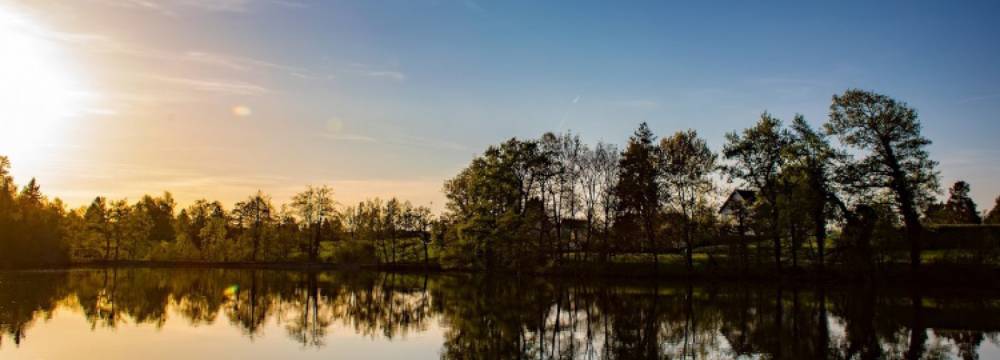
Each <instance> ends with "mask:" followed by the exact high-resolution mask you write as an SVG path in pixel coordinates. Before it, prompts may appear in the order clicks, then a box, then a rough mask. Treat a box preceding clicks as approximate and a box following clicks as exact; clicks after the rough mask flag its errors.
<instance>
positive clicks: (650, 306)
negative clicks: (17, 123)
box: [0, 268, 1000, 360]
mask: <svg viewBox="0 0 1000 360" xmlns="http://www.w3.org/2000/svg"><path fill="white" fill-rule="evenodd" d="M998 342H1000V297H998V296H997V294H996V293H995V292H989V291H982V290H979V291H976V290H956V289H948V290H931V289H911V288H903V289H876V288H874V287H871V286H863V285H855V286H844V287H817V286H788V285H786V286H777V285H762V284H741V283H716V284H712V283H693V284H692V283H684V282H660V283H656V282H648V281H638V280H629V279H601V280H595V281H582V280H579V279H568V278H549V279H546V278H542V277H534V276H533V277H525V278H520V279H517V278H511V277H502V276H484V275H471V274H399V273H384V272H365V271H358V272H333V271H331V272H299V271H280V270H248V269H144V268H129V269H78V270H69V271H30V272H0V358H2V359H69V358H73V359H136V358H141V359H144V360H149V359H178V358H179V359H272V358H302V359H321V358H322V359H337V358H339V359H361V358H363V359H439V358H446V359H516V358H521V359H570V358H576V359H648V358H680V357H687V358H698V359H702V358H703V359H728V358H736V357H743V358H779V359H813V358H837V359H840V358H857V359H866V358H918V357H919V358H932V359H934V358H966V359H974V358H977V357H978V358H981V359H998V358H1000V349H998Z"/></svg>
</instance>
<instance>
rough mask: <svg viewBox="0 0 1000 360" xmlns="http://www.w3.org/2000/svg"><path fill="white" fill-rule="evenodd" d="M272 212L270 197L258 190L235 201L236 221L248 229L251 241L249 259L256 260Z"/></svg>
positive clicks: (234, 212) (270, 220)
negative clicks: (242, 199) (247, 196)
mask: <svg viewBox="0 0 1000 360" xmlns="http://www.w3.org/2000/svg"><path fill="white" fill-rule="evenodd" d="M273 213H274V207H273V206H272V205H271V197H270V196H267V195H266V194H264V192H263V191H259V190H258V191H257V193H256V194H254V195H251V196H250V197H249V198H247V199H246V200H244V201H240V202H237V203H236V206H235V207H234V209H233V215H234V216H235V217H236V218H237V223H238V224H239V225H240V226H241V227H246V228H247V229H249V231H250V238H251V241H252V242H251V250H250V261H257V254H258V253H259V252H260V244H261V238H262V237H263V235H264V227H265V226H267V225H270V224H271V223H272V221H273V217H272V214H273Z"/></svg>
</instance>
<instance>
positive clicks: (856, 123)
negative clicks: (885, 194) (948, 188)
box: [826, 89, 938, 269]
mask: <svg viewBox="0 0 1000 360" xmlns="http://www.w3.org/2000/svg"><path fill="white" fill-rule="evenodd" d="M826 132H827V133H828V134H830V135H834V136H836V137H837V138H838V139H839V140H840V142H841V143H842V144H844V145H847V146H849V147H852V148H854V149H855V150H857V151H858V156H857V157H856V158H855V159H853V160H852V161H850V162H849V163H848V164H847V166H846V167H845V168H844V171H845V172H846V173H847V174H848V175H847V178H849V179H850V183H851V185H852V186H853V187H854V188H861V189H871V190H888V191H891V192H892V194H893V195H894V197H895V202H896V206H897V208H898V209H899V212H900V213H901V214H902V217H903V222H904V224H905V225H906V232H907V239H908V241H909V242H910V264H911V266H912V267H913V268H914V269H918V268H919V267H920V249H921V244H920V237H921V232H922V229H923V228H922V226H921V224H920V214H919V213H918V211H919V210H918V209H919V208H920V206H921V204H926V203H927V202H928V201H930V199H931V197H932V195H933V194H934V193H936V192H937V191H938V172H937V170H935V167H936V166H937V162H935V161H933V160H930V157H929V156H928V154H927V150H926V148H927V146H928V145H930V143H931V141H930V140H928V139H927V138H925V137H923V136H922V135H921V134H920V122H919V120H917V112H916V110H914V109H913V108H910V107H909V106H907V105H906V104H905V103H903V102H899V101H896V100H895V99H893V98H890V97H888V96H885V95H881V94H876V93H873V92H868V91H864V90H857V89H854V90H848V91H846V92H844V93H843V94H842V95H835V96H834V97H833V104H832V105H830V121H829V122H828V123H827V124H826Z"/></svg>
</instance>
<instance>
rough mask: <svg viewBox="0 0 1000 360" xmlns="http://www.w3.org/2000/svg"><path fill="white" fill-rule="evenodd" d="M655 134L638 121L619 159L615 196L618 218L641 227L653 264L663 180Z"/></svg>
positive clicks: (631, 226)
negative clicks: (659, 172)
mask: <svg viewBox="0 0 1000 360" xmlns="http://www.w3.org/2000/svg"><path fill="white" fill-rule="evenodd" d="M655 141H656V136H654V135H653V132H652V131H651V130H650V129H649V125H647V124H646V123H642V124H639V128H637V129H636V130H635V133H634V134H633V135H632V137H630V138H629V141H628V145H626V146H625V150H623V151H622V155H621V159H620V160H619V162H618V167H619V171H620V173H619V176H618V185H617V186H616V187H615V196H616V197H617V199H618V216H617V218H618V220H617V221H616V223H617V224H618V225H619V227H621V228H625V227H627V228H628V230H626V232H628V233H631V231H632V229H636V228H638V229H641V232H642V234H643V235H644V237H645V241H644V243H643V246H642V248H644V250H645V252H647V253H648V254H650V255H651V256H652V257H653V264H654V265H656V264H658V263H659V246H658V244H657V242H656V238H657V234H656V232H657V227H658V221H657V218H658V216H659V213H660V200H661V196H660V195H661V192H660V184H659V183H658V181H657V179H658V178H659V177H658V176H657V175H658V174H657V161H658V158H659V148H657V147H656V145H655V144H654V142H655Z"/></svg>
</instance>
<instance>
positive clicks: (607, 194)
mask: <svg viewBox="0 0 1000 360" xmlns="http://www.w3.org/2000/svg"><path fill="white" fill-rule="evenodd" d="M725 139H726V140H725V143H724V144H722V147H721V149H722V150H721V152H720V153H718V154H717V153H715V152H713V151H712V150H711V148H710V147H709V144H707V142H706V141H705V140H704V139H703V138H702V137H701V136H700V135H699V134H698V133H697V132H696V131H694V130H682V131H678V132H676V133H674V134H672V135H670V136H666V137H662V138H658V137H657V136H656V135H655V134H654V133H653V131H652V130H651V129H650V128H649V126H647V125H646V124H645V123H643V124H640V125H639V127H638V128H637V129H636V131H635V133H634V134H633V135H632V136H631V137H630V138H629V139H628V141H627V143H626V144H625V145H624V147H623V148H621V149H619V148H618V147H617V146H616V145H613V144H609V143H604V142H599V143H597V144H595V145H593V146H590V145H588V144H585V143H583V142H582V141H581V140H580V137H579V135H576V134H572V133H564V134H554V133H546V134H543V135H542V136H541V137H539V138H537V139H517V138H513V139H510V140H507V141H505V142H503V143H501V144H499V145H495V146H491V147H489V148H488V149H486V151H485V152H483V154H482V155H480V156H477V157H475V158H474V159H473V160H472V161H471V163H470V164H469V165H468V166H467V167H466V168H464V169H462V170H461V171H460V172H459V174H457V175H456V176H455V177H454V178H451V179H449V180H447V181H446V182H445V184H444V193H445V196H446V198H447V204H446V210H445V211H444V212H443V213H442V214H440V215H438V216H435V215H434V214H432V212H431V210H430V209H429V208H427V207H423V206H414V205H412V204H410V203H409V202H403V201H400V200H397V199H395V198H393V199H390V200H387V201H386V200H381V199H372V200H366V201H363V202H361V203H359V204H357V205H354V206H348V207H341V206H337V205H336V202H335V201H334V198H333V190H332V189H330V188H329V187H326V186H320V187H308V188H307V189H305V190H304V191H303V192H301V193H299V194H297V195H295V196H294V198H293V200H292V202H291V203H290V204H286V205H281V206H276V205H275V204H273V203H272V201H271V199H270V197H269V196H268V195H267V194H264V193H263V192H258V193H256V194H252V195H250V196H249V197H248V198H247V199H245V200H243V201H239V202H237V203H236V204H234V205H233V206H232V207H229V208H227V207H226V206H224V205H223V204H221V203H219V202H215V201H209V200H199V201H196V202H195V203H193V204H191V205H190V206H188V207H186V208H179V207H178V206H177V204H176V203H175V201H174V200H173V198H172V197H171V195H170V194H169V193H165V194H164V195H162V196H158V197H156V196H144V197H142V198H141V199H139V200H138V201H136V202H128V201H127V200H124V199H122V200H109V199H106V198H103V197H98V198H96V199H94V201H93V202H92V203H91V204H90V205H89V206H85V207H83V208H80V209H75V210H69V211H67V210H66V209H65V206H64V204H62V203H61V202H60V201H59V200H58V199H55V200H52V201H49V200H48V199H47V198H46V197H45V196H43V194H42V192H41V189H40V187H39V185H38V184H37V183H36V182H35V181H34V180H33V179H32V180H31V181H29V182H28V183H27V184H26V185H24V186H23V187H22V188H20V189H19V188H18V187H17V186H16V185H15V184H14V180H13V179H12V178H11V177H10V175H9V169H10V162H9V161H8V159H6V158H0V159H2V160H0V161H2V162H0V266H6V267H18V266H38V265H60V264H67V263H86V262H108V263H114V262H121V261H162V262H204V263H228V262H240V263H291V262H300V263H310V264H315V263H336V264H382V265H401V264H407V265H424V266H441V267H445V268H464V269H490V270H494V269H499V270H515V271H549V270H553V271H556V270H566V269H573V270H591V271H612V270H615V269H619V270H620V269H636V271H643V272H647V273H650V272H652V273H655V272H657V271H662V270H663V269H676V270H678V271H684V272H688V273H698V274H711V273H716V272H726V271H728V272H729V273H748V272H788V271H800V270H818V271H824V270H826V269H829V268H836V270H837V271H838V272H840V273H850V274H855V275H862V276H866V275H870V274H874V273H877V272H878V271H879V270H880V269H889V268H893V267H898V266H903V267H906V266H912V267H913V269H917V268H918V267H919V266H920V264H921V263H922V262H935V263H953V264H955V263H957V264H963V265H970V264H971V265H976V266H984V268H987V269H991V270H990V271H993V270H995V269H996V268H997V266H996V265H998V260H1000V227H997V226H993V225H988V224H1000V198H998V204H997V206H996V207H994V208H993V209H992V210H990V211H989V212H987V213H985V214H980V213H979V210H977V207H976V204H975V203H974V202H973V201H972V199H971V198H970V197H969V190H970V187H969V184H968V183H966V182H964V181H959V182H957V183H955V184H954V186H953V187H952V188H951V190H950V194H949V197H948V198H947V200H946V202H944V203H937V202H936V200H935V195H936V194H938V193H939V187H940V185H939V180H938V177H939V176H938V172H937V170H936V167H937V163H936V162H934V161H933V160H931V159H930V156H929V154H928V153H927V146H928V145H929V144H930V140H928V139H927V138H925V137H924V136H923V135H922V134H921V126H920V123H919V121H918V118H917V114H916V111H915V110H914V109H913V108H911V107H909V106H908V105H907V104H905V103H903V102H899V101H897V100H894V99H892V98H890V97H887V96H884V95H880V94H875V93H871V92H867V91H861V90H848V91H846V92H844V93H843V94H840V95H836V96H834V97H833V100H832V103H831V106H830V115H829V119H828V120H827V121H826V123H825V124H823V126H822V127H821V128H814V127H812V126H811V125H810V124H809V123H808V122H807V121H806V120H805V119H804V118H803V117H802V116H796V117H795V118H794V120H793V121H792V122H791V123H790V124H788V125H787V126H786V124H784V123H783V122H782V121H781V120H779V119H778V118H776V117H774V116H772V115H771V114H768V113H764V114H762V115H761V117H760V119H759V120H758V121H757V122H756V123H755V124H753V125H752V126H750V127H748V128H746V129H743V130H739V131H734V132H732V133H729V134H726V137H725ZM724 188H725V189H724ZM726 189H728V190H732V191H726ZM727 195H728V197H727Z"/></svg>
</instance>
